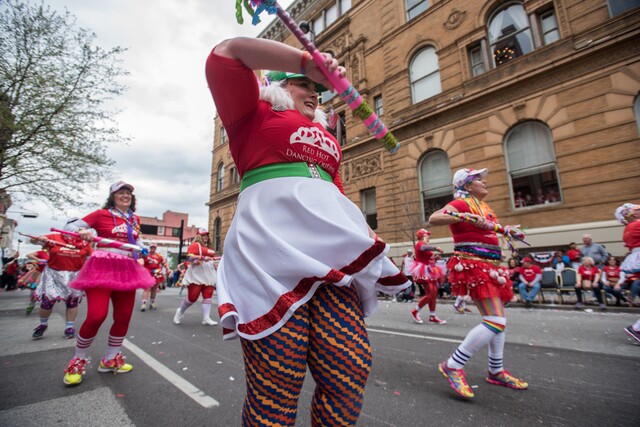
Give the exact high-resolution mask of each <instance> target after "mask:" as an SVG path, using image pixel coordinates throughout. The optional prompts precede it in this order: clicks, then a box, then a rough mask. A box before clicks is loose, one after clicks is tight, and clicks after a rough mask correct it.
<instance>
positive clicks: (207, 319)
mask: <svg viewBox="0 0 640 427" xmlns="http://www.w3.org/2000/svg"><path fill="white" fill-rule="evenodd" d="M174 321H175V320H174ZM202 324H203V325H209V326H216V325H217V324H218V322H216V321H215V320H212V319H211V318H210V317H205V318H204V319H202Z"/></svg>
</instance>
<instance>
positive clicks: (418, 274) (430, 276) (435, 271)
mask: <svg viewBox="0 0 640 427" xmlns="http://www.w3.org/2000/svg"><path fill="white" fill-rule="evenodd" d="M411 275H412V276H413V280H415V281H416V282H430V281H437V280H438V279H440V278H441V277H442V276H443V273H442V270H440V268H438V266H436V265H435V264H425V263H423V262H418V261H416V262H414V263H413V266H412V267H411Z"/></svg>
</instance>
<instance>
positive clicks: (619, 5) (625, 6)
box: [609, 0, 640, 16]
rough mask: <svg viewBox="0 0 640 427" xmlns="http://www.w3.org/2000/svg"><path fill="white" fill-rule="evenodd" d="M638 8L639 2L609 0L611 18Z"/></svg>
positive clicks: (635, 0) (638, 0)
mask: <svg viewBox="0 0 640 427" xmlns="http://www.w3.org/2000/svg"><path fill="white" fill-rule="evenodd" d="M638 6H640V0H609V12H610V13H611V16H618V15H621V14H623V13H625V12H626V11H628V10H631V9H634V8H636V7H638Z"/></svg>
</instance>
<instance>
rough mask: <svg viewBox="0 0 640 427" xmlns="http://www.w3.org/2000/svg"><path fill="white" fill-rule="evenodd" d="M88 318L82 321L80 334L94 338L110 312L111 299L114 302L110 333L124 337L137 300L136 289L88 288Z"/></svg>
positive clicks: (85, 337)
mask: <svg viewBox="0 0 640 427" xmlns="http://www.w3.org/2000/svg"><path fill="white" fill-rule="evenodd" d="M85 293H86V294H87V318H86V319H85V320H84V323H82V327H81V328H80V332H79V335H80V336H81V337H82V338H84V339H89V338H93V337H95V336H96V335H97V334H98V330H99V329H100V326H102V323H103V322H104V321H105V319H106V318H107V315H108V314H109V300H111V301H112V303H113V325H112V326H111V330H110V331H109V335H111V336H113V337H124V336H125V335H127V331H128V330H129V321H130V320H131V315H132V314H133V306H134V304H135V302H136V291H135V290H131V291H114V290H111V289H102V288H92V289H86V290H85Z"/></svg>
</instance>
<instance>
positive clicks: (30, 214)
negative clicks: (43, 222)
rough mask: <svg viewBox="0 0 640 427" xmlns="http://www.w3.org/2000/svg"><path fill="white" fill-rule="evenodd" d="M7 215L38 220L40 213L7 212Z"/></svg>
mask: <svg viewBox="0 0 640 427" xmlns="http://www.w3.org/2000/svg"><path fill="white" fill-rule="evenodd" d="M7 213H13V214H19V215H21V216H22V217H23V218H38V213H37V212H25V211H7Z"/></svg>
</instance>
